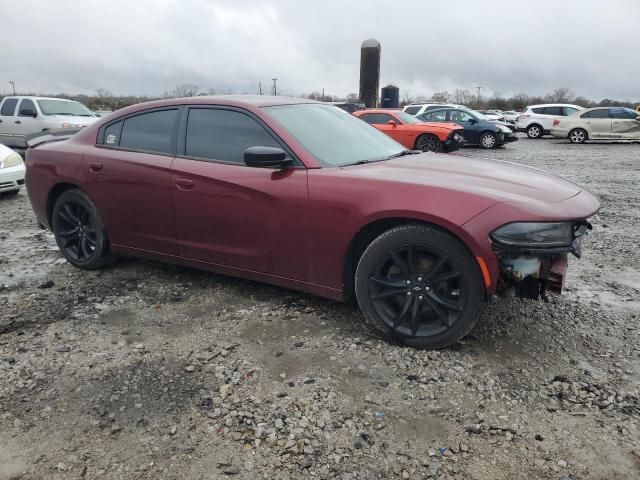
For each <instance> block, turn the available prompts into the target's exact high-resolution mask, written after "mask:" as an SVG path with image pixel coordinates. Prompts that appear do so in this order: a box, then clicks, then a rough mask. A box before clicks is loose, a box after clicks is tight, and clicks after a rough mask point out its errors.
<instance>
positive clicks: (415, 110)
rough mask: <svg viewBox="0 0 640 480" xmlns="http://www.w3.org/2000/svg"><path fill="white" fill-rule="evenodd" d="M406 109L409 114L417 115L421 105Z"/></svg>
mask: <svg viewBox="0 0 640 480" xmlns="http://www.w3.org/2000/svg"><path fill="white" fill-rule="evenodd" d="M404 111H405V112H406V113H408V114H409V115H415V114H416V113H418V112H419V111H420V107H407V108H405V109H404Z"/></svg>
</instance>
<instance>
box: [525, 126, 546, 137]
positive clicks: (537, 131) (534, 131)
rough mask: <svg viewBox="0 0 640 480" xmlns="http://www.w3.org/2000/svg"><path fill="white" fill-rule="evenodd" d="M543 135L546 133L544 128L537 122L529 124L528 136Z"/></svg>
mask: <svg viewBox="0 0 640 480" xmlns="http://www.w3.org/2000/svg"><path fill="white" fill-rule="evenodd" d="M542 135H544V130H543V129H542V127H541V126H540V125H538V124H537V123H534V124H533V125H529V126H528V127H527V137H529V138H542Z"/></svg>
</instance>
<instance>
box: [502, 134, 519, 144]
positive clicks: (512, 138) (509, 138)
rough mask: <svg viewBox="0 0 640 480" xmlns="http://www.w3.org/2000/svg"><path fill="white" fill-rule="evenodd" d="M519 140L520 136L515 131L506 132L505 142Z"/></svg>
mask: <svg viewBox="0 0 640 480" xmlns="http://www.w3.org/2000/svg"><path fill="white" fill-rule="evenodd" d="M518 140H519V138H518V136H517V135H516V134H515V132H511V133H505V135H504V143H511V142H517V141H518Z"/></svg>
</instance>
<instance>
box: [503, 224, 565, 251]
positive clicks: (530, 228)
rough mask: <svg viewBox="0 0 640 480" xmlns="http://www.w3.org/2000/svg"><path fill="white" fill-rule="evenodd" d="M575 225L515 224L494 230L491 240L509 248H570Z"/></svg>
mask: <svg viewBox="0 0 640 480" xmlns="http://www.w3.org/2000/svg"><path fill="white" fill-rule="evenodd" d="M573 238H574V225H573V223H570V222H515V223H508V224H506V225H503V226H502V227H500V228H498V229H497V230H494V231H493V232H492V233H491V239H492V240H493V241H494V242H496V243H498V244H500V245H504V246H507V247H525V248H553V247H570V246H571V244H572V243H573Z"/></svg>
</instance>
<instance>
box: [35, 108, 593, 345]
mask: <svg viewBox="0 0 640 480" xmlns="http://www.w3.org/2000/svg"><path fill="white" fill-rule="evenodd" d="M29 143H30V147H31V148H30V149H29V150H28V151H27V154H26V164H27V178H26V179H27V187H28V192H29V198H30V199H31V204H32V206H33V209H34V211H35V213H36V216H37V219H38V221H39V223H40V224H41V225H42V226H44V227H47V228H50V229H51V230H52V231H53V233H54V234H55V237H56V240H57V243H58V246H59V247H60V250H61V251H62V254H63V255H64V257H65V258H66V259H67V260H68V261H69V262H70V263H71V264H73V265H75V266H76V267H79V268H83V269H93V268H98V267H101V266H103V265H105V264H106V263H108V262H110V261H111V260H112V259H113V258H114V256H116V255H118V254H127V255H135V256H140V257H147V258H151V259H155V260H161V261H167V262H173V263H179V264H182V265H188V266H192V267H197V268H204V269H207V270H211V271H214V272H218V273H222V274H228V275H234V276H238V277H244V278H248V279H252V280H260V281H264V282H268V283H273V284H276V285H281V286H284V287H288V288H293V289H298V290H303V291H306V292H310V293H312V294H315V295H320V296H324V297H328V298H332V299H335V300H340V301H347V300H350V299H355V300H356V301H357V303H358V305H359V306H360V309H361V310H362V312H363V313H364V315H365V317H367V318H368V319H370V320H373V321H375V322H377V323H379V324H380V325H381V326H383V327H384V328H386V329H387V330H388V331H389V332H390V334H391V335H393V336H395V337H396V338H398V339H400V340H401V341H403V342H405V343H406V344H408V345H411V346H414V347H419V348H439V347H444V346H447V345H450V344H452V343H454V342H456V341H457V340H459V339H460V338H461V337H463V336H464V335H465V334H466V333H467V332H469V330H470V329H471V328H472V327H473V325H474V323H475V322H476V320H477V318H478V311H479V307H480V305H481V303H482V302H483V301H485V300H486V299H488V298H490V297H491V296H492V295H494V294H496V293H498V294H499V293H502V292H505V291H506V290H508V289H511V288H515V291H516V293H517V294H518V295H519V296H521V297H526V298H539V297H543V298H546V297H545V295H546V291H547V290H548V289H551V290H556V291H559V290H560V289H561V287H562V283H563V278H564V273H565V269H566V266H567V255H568V254H569V253H573V254H575V255H576V256H579V255H580V244H581V241H582V238H583V235H584V234H585V233H586V231H587V230H588V228H590V225H589V223H588V221H587V220H588V218H589V217H590V216H592V215H594V214H595V213H596V212H597V211H598V208H599V203H598V201H597V200H596V198H595V197H594V196H593V195H591V194H590V193H589V192H587V191H586V190H584V189H582V188H580V187H578V186H576V185H574V184H572V183H569V182H567V181H564V180H561V179H559V178H557V177H555V176H552V175H549V174H547V173H544V172H542V171H540V170H537V169H533V168H528V167H524V166H520V165H515V164H512V163H507V162H499V161H486V160H479V159H468V158H463V157H457V156H452V155H441V154H434V153H421V152H416V151H409V150H406V149H405V148H404V147H403V146H402V145H400V144H399V143H396V142H395V141H394V140H392V139H391V138H389V137H388V136H386V135H385V134H384V133H382V132H379V131H378V130H376V129H375V128H374V127H372V126H370V125H368V124H366V123H365V122H362V121H361V120H359V119H357V118H355V117H353V116H352V115H349V114H348V113H346V112H344V111H343V110H340V109H339V108H336V107H335V106H332V105H328V104H323V103H318V102H313V101H311V100H302V99H295V98H285V97H268V96H256V97H252V96H222V97H197V98H183V99H172V100H161V101H156V102H149V103H144V104H140V105H134V106H132V107H129V108H126V109H123V110H120V111H118V112H116V113H115V114H112V115H110V116H109V117H107V118H104V119H102V120H101V121H100V122H98V123H96V124H93V125H91V126H89V127H86V128H85V129H83V130H82V131H80V132H79V133H77V134H75V135H73V136H71V137H70V138H65V137H64V136H61V137H54V136H42V137H38V138H35V139H32V140H31V141H30V142H29Z"/></svg>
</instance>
